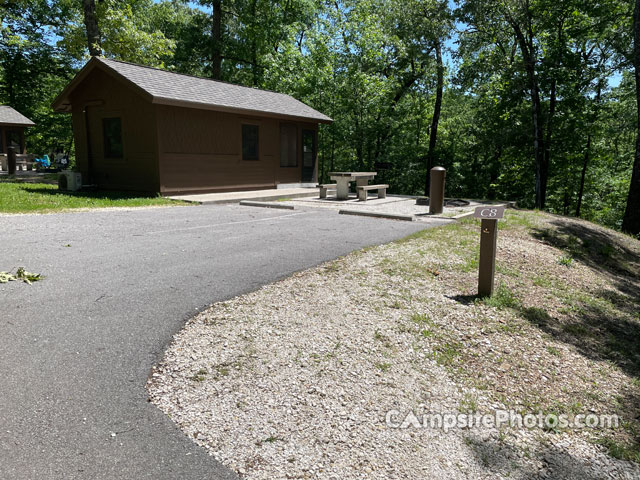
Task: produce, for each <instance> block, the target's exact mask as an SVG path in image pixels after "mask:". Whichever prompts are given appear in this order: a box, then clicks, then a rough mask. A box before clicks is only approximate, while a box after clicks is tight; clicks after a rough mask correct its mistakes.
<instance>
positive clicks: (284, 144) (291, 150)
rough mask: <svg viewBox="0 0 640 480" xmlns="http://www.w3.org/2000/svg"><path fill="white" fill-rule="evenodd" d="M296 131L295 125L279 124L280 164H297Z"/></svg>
mask: <svg viewBox="0 0 640 480" xmlns="http://www.w3.org/2000/svg"><path fill="white" fill-rule="evenodd" d="M297 134H298V131H297V129H296V126H295V125H291V124H282V125H280V166H281V167H297V166H298V142H297V139H298V135H297Z"/></svg>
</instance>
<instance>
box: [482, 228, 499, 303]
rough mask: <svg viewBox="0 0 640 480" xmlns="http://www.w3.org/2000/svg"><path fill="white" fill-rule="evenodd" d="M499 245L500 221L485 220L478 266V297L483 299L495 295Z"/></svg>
mask: <svg viewBox="0 0 640 480" xmlns="http://www.w3.org/2000/svg"><path fill="white" fill-rule="evenodd" d="M497 244H498V220H493V219H488V218H483V219H482V222H481V225H480V262H479V266H478V295H479V296H481V297H490V296H491V295H492V294H493V278H494V276H495V273H496V246H497Z"/></svg>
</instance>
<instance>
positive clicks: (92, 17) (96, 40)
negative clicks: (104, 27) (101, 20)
mask: <svg viewBox="0 0 640 480" xmlns="http://www.w3.org/2000/svg"><path fill="white" fill-rule="evenodd" d="M82 8H83V9H84V26H85V28H86V29H87V45H88V46H89V55H91V56H92V57H99V56H100V55H102V48H101V46H100V30H99V29H98V15H97V14H96V2H95V0H82Z"/></svg>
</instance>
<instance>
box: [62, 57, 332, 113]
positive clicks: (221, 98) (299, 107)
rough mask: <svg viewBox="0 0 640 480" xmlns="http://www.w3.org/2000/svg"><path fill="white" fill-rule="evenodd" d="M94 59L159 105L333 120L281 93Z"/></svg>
mask: <svg viewBox="0 0 640 480" xmlns="http://www.w3.org/2000/svg"><path fill="white" fill-rule="evenodd" d="M91 62H100V64H102V65H103V66H104V67H106V68H108V69H109V70H111V71H112V72H115V73H116V74H117V75H118V76H120V77H122V78H124V79H126V80H128V81H129V82H131V83H132V84H134V85H135V86H137V87H138V88H139V89H142V90H143V91H144V92H146V93H147V94H148V95H149V96H150V97H151V101H152V102H153V103H157V104H168V105H180V106H187V107H192V108H208V109H214V110H228V111H238V112H247V113H256V114H265V113H266V114H270V115H275V116H284V117H297V118H302V119H309V120H311V121H318V122H331V121H332V120H331V119H330V118H329V117H327V116H326V115H324V114H322V113H320V112H318V111H317V110H314V109H313V108H311V107H309V106H308V105H305V104H304V103H302V102H300V101H299V100H296V99H295V98H293V97H291V96H289V95H285V94H282V93H276V92H271V91H268V90H260V89H257V88H250V87H243V86H240V85H234V84H231V83H226V82H219V81H216V80H211V79H208V78H200V77H194V76H190V75H183V74H179V73H175V72H169V71H166V70H159V69H157V68H151V67H145V66H142V65H136V64H133V63H127V62H120V61H116V60H109V59H106V58H102V57H94V59H92V60H91V61H90V62H89V64H90V63H91ZM85 68H86V67H85ZM64 93H65V92H63V94H64ZM61 96H62V95H61ZM57 103H58V100H56V102H54V107H56V104H57Z"/></svg>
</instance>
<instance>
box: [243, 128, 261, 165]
mask: <svg viewBox="0 0 640 480" xmlns="http://www.w3.org/2000/svg"><path fill="white" fill-rule="evenodd" d="M245 127H252V128H255V129H256V140H255V141H256V155H255V157H253V156H251V157H245V148H244V146H245V145H244V139H245V137H244V132H245ZM240 158H241V159H242V161H244V162H257V161H260V125H259V124H257V123H250V122H242V123H241V124H240Z"/></svg>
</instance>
